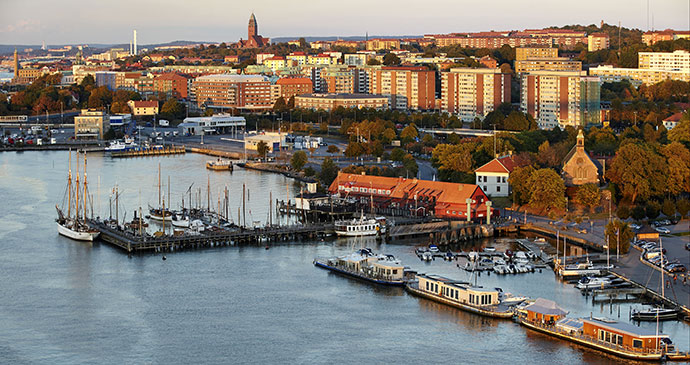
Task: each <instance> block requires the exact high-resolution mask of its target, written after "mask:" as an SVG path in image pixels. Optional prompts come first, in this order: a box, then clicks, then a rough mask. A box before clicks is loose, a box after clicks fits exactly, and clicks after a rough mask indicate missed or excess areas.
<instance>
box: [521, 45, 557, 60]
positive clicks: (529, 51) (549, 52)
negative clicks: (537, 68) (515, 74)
mask: <svg viewBox="0 0 690 365" xmlns="http://www.w3.org/2000/svg"><path fill="white" fill-rule="evenodd" d="M530 58H558V48H554V47H518V48H515V61H524V60H526V59H530Z"/></svg>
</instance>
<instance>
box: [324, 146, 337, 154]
mask: <svg viewBox="0 0 690 365" xmlns="http://www.w3.org/2000/svg"><path fill="white" fill-rule="evenodd" d="M326 152H328V153H340V149H339V148H338V146H336V145H329V146H328V148H327V149H326Z"/></svg>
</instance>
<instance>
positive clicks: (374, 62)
mask: <svg viewBox="0 0 690 365" xmlns="http://www.w3.org/2000/svg"><path fill="white" fill-rule="evenodd" d="M380 64H381V62H379V60H377V59H376V58H370V59H369V60H368V61H367V65H369V66H378V65H380Z"/></svg>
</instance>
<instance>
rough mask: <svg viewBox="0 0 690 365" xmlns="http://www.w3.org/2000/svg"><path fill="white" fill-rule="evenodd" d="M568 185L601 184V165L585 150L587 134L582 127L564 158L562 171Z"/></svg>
mask: <svg viewBox="0 0 690 365" xmlns="http://www.w3.org/2000/svg"><path fill="white" fill-rule="evenodd" d="M561 176H562V177H563V181H565V185H566V186H578V185H584V184H589V183H592V184H597V185H599V167H598V165H597V164H596V163H595V162H594V160H592V159H591V158H590V157H589V155H588V154H587V152H586V151H585V136H584V134H583V133H582V129H580V130H579V131H578V133H577V142H576V143H575V146H574V147H573V148H572V149H571V150H570V152H568V154H567V155H566V156H565V159H564V160H563V172H562V173H561Z"/></svg>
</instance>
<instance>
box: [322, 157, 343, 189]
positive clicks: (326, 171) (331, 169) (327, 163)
mask: <svg viewBox="0 0 690 365" xmlns="http://www.w3.org/2000/svg"><path fill="white" fill-rule="evenodd" d="M338 170H339V168H338V166H337V165H336V164H335V163H334V162H333V160H331V159H330V157H326V158H324V159H323V163H322V164H321V172H319V179H320V180H321V182H322V183H323V184H324V185H325V186H330V185H331V184H332V183H333V180H335V178H336V177H338Z"/></svg>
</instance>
